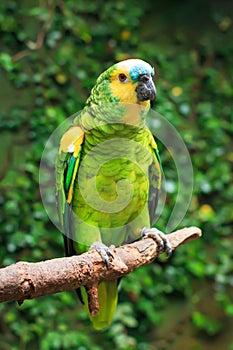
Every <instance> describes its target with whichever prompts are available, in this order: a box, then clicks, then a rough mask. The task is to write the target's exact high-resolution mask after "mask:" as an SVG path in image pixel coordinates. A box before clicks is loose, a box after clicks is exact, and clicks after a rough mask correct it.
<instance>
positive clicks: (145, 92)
mask: <svg viewBox="0 0 233 350" xmlns="http://www.w3.org/2000/svg"><path fill="white" fill-rule="evenodd" d="M153 76H154V68H153V67H152V66H151V65H150V64H149V63H147V62H145V61H143V60H141V59H136V58H135V59H134V58H131V59H126V60H123V61H120V62H118V63H115V64H114V65H112V66H111V67H110V68H108V69H107V70H105V71H104V72H103V73H101V74H100V76H99V77H98V79H97V80H96V83H95V85H94V87H93V88H92V90H91V93H90V96H89V97H88V99H87V100H86V103H85V106H84V108H83V109H82V111H81V112H79V113H78V114H76V115H75V117H74V120H73V122H72V124H71V126H70V127H69V128H68V130H66V131H65V132H64V134H63V135H62V136H61V139H60V145H59V150H58V154H57V158H56V166H55V168H56V199H57V208H58V215H59V220H60V224H61V230H62V232H63V237H64V245H65V252H66V255H67V256H72V255H77V254H82V253H84V252H86V251H88V250H89V249H90V248H93V249H96V250H97V251H98V253H99V254H100V255H101V257H102V259H103V263H105V264H106V266H107V267H109V264H110V261H111V259H113V258H114V254H113V253H112V251H111V249H110V246H111V245H113V246H115V247H117V246H121V245H124V244H127V243H130V242H133V241H136V240H138V239H140V238H145V237H152V238H153V239H154V240H155V241H156V242H157V244H159V245H160V248H161V247H162V248H163V250H164V251H165V252H167V253H168V254H169V255H170V253H171V246H170V243H169V241H168V239H167V237H166V235H165V234H164V233H162V232H161V231H159V230H158V229H156V228H153V222H154V220H155V211H156V206H157V202H158V196H159V191H160V187H161V179H162V175H161V174H162V170H161V161H160V157H159V151H158V148H157V144H156V141H155V139H154V137H153V135H152V133H151V131H150V130H149V128H148V127H147V125H146V115H147V113H148V111H149V109H150V108H151V107H153V104H154V102H155V99H156V88H155V85H154V82H153ZM118 285H119V280H114V281H103V282H100V283H99V285H98V302H99V310H98V313H97V314H95V315H93V314H92V313H91V312H90V311H89V308H88V294H87V291H86V289H85V287H84V286H82V287H80V288H79V289H78V290H77V293H78V296H79V298H80V300H81V302H82V303H83V304H84V308H85V310H86V312H87V314H88V316H89V318H90V320H91V322H92V325H93V327H94V328H95V329H96V330H102V329H105V328H107V327H108V326H109V325H110V324H111V322H112V320H113V316H114V313H115V310H116V307H117V301H118Z"/></svg>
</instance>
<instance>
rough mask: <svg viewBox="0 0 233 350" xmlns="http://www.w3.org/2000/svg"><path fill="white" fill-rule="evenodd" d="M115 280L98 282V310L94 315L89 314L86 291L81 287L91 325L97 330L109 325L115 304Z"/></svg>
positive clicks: (116, 285)
mask: <svg viewBox="0 0 233 350" xmlns="http://www.w3.org/2000/svg"><path fill="white" fill-rule="evenodd" d="M117 287H118V282H117V281H106V282H102V283H100V284H99V287H98V296H99V311H98V314H97V315H96V316H91V315H90V312H89V309H88V300H87V293H86V290H85V289H84V287H81V293H82V299H83V301H84V307H85V309H86V311H87V313H88V316H89V317H90V320H91V322H92V324H93V327H94V328H95V329H97V330H101V329H104V328H106V327H108V326H109V325H110V323H111V322H112V319H113V315H114V312H115V310H116V306H117V299H118V292H117Z"/></svg>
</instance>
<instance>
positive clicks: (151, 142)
mask: <svg viewBox="0 0 233 350" xmlns="http://www.w3.org/2000/svg"><path fill="white" fill-rule="evenodd" d="M150 144H151V146H152V148H154V149H157V148H158V147H157V143H156V142H155V139H154V137H153V135H152V134H151V141H150Z"/></svg>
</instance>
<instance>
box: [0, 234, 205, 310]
mask: <svg viewBox="0 0 233 350" xmlns="http://www.w3.org/2000/svg"><path fill="white" fill-rule="evenodd" d="M200 236H201V230H200V229H199V228H197V227H189V228H183V229H182V230H178V231H176V232H173V233H170V234H168V235H167V238H168V239H169V241H170V244H171V247H172V250H175V249H176V248H177V247H178V246H179V245H181V244H184V243H186V242H188V241H191V240H194V239H197V238H199V237H200ZM110 248H112V252H113V254H114V258H110V266H109V268H107V267H106V264H105V263H104V262H103V260H102V258H101V256H100V255H99V253H98V252H97V251H96V250H94V249H91V250H90V251H88V252H87V253H84V254H82V255H77V256H72V257H66V258H58V259H52V260H47V261H41V262H37V263H28V262H24V261H20V262H17V263H16V264H13V265H10V266H8V267H5V268H2V269H0V302H3V301H12V300H16V301H18V303H19V304H21V303H22V302H23V301H24V300H25V299H32V298H36V297H39V296H42V295H46V294H53V293H58V292H63V291H66V290H71V289H76V288H78V287H80V286H85V287H86V289H87V292H88V295H89V309H90V312H91V313H92V314H96V313H97V312H98V288H97V286H98V283H100V282H101V281H105V280H115V279H117V278H119V277H122V276H124V275H127V274H128V273H130V272H131V271H133V270H134V269H136V268H138V267H140V266H142V265H146V264H149V263H151V262H152V261H153V260H154V259H155V258H156V257H157V256H158V255H159V254H160V253H161V252H159V251H158V247H157V244H156V243H155V242H154V241H153V240H152V239H151V238H146V239H142V240H140V241H137V242H134V243H131V244H127V245H124V246H121V247H118V248H115V247H110Z"/></svg>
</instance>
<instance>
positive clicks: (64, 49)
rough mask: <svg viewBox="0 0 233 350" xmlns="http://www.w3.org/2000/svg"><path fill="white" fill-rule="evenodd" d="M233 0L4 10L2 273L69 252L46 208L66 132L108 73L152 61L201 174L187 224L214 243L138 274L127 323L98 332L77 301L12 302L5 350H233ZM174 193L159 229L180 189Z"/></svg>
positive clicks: (42, 4)
mask: <svg viewBox="0 0 233 350" xmlns="http://www.w3.org/2000/svg"><path fill="white" fill-rule="evenodd" d="M232 7H233V5H232V3H231V2H230V1H162V2H161V1H155V2H151V1H149V0H144V1H136V0H133V1H129V0H126V1H121V0H116V1H108V2H105V1H94V0H91V1H83V0H79V1H62V0H60V1H52V0H50V1H43V0H41V1H39V2H37V1H29V0H22V1H14V0H9V1H7V2H4V1H2V2H1V3H0V69H1V73H0V74H1V75H0V81H1V90H0V101H1V109H0V127H1V137H0V144H1V152H0V180H1V183H0V208H1V217H0V225H1V231H0V232H1V236H0V240H1V250H0V260H1V265H2V266H6V265H9V264H12V263H14V262H15V261H18V260H26V261H40V260H44V259H50V258H55V257H60V256H63V244H62V237H61V234H60V233H59V232H58V230H57V229H56V227H54V226H53V224H52V223H51V222H50V220H49V218H48V216H47V214H46V212H45V210H44V208H43V205H42V203H41V199H40V193H39V185H38V183H39V180H38V169H39V163H40V158H41V156H42V152H43V149H44V146H45V143H46V141H47V139H48V137H49V136H50V134H51V133H52V132H53V131H54V129H55V128H56V127H57V126H58V125H59V124H60V123H61V122H62V121H63V120H64V119H65V118H67V117H68V116H70V115H72V114H73V113H75V112H76V111H78V110H80V109H81V108H82V107H83V105H84V102H85V100H86V98H87V96H88V94H89V92H90V89H91V87H92V86H93V84H94V83H95V81H96V79H97V77H98V75H99V74H100V73H101V72H102V71H103V70H104V69H105V68H107V67H109V66H110V65H112V64H113V63H115V62H116V61H119V60H122V59H126V58H129V57H138V58H142V59H144V60H146V61H148V62H150V63H151V64H152V65H153V66H155V69H156V77H155V83H156V87H157V93H158V99H157V103H156V105H155V107H154V109H155V110H156V111H158V112H159V113H161V114H162V115H163V116H165V117H166V118H167V119H168V120H169V121H170V122H171V123H172V124H173V125H174V126H175V127H176V129H177V130H178V131H179V133H180V135H181V136H182V138H183V140H184V141H185V143H186V145H187V147H188V149H189V152H190V155H191V158H192V162H193V168H194V181H195V183H194V191H193V196H192V201H191V205H190V209H189V211H188V212H187V214H186V216H185V218H184V220H183V222H182V223H181V225H180V226H181V227H182V226H185V225H186V226H192V225H197V226H199V227H200V228H201V229H202V230H203V238H202V239H199V240H198V241H195V242H192V243H189V244H186V245H184V246H182V247H180V248H179V249H178V250H177V251H176V252H175V253H174V255H173V257H172V258H171V259H170V260H169V261H166V260H165V259H163V258H161V259H160V260H159V261H157V262H156V263H153V264H151V265H150V266H146V267H144V268H140V269H138V270H137V271H135V272H133V273H132V274H130V275H129V276H128V277H126V278H124V279H123V281H122V288H121V292H120V297H119V298H120V301H119V306H118V309H117V313H116V316H115V318H114V322H113V324H112V325H111V327H110V328H109V329H107V330H106V331H104V332H100V333H97V332H95V331H94V330H93V329H92V328H91V326H90V323H89V321H88V320H87V318H86V315H85V313H84V310H83V308H82V307H81V306H80V304H79V302H78V301H77V300H76V297H75V294H74V293H72V292H65V293H60V294H57V295H51V296H46V297H41V298H38V299H35V300H31V301H25V302H24V304H23V305H22V306H21V307H19V306H18V305H17V304H16V303H14V302H13V303H4V304H0V312H1V322H0V333H1V337H0V348H1V350H8V349H11V350H12V349H13V350H26V349H31V348H36V347H37V348H38V349H41V350H50V349H51V350H55V349H59V350H61V349H67V350H68V349H69V350H73V349H74V350H89V349H91V350H102V349H109V348H112V349H116V350H134V349H139V350H152V349H153V350H154V349H158V350H160V349H161V350H162V349H169V350H178V349H191V350H201V349H203V350H210V349H211V350H219V349H227V350H232V349H233V339H232V338H233V336H232V328H233V321H232V316H233V304H232V284H233V276H232V255H233V249H232V234H231V233H232V231H231V224H232V219H233V211H232V206H231V207H230V205H231V202H232V198H233V188H232V185H231V182H232V174H231V168H230V164H231V163H232V161H233V151H232V143H231V141H232V96H233V83H232V76H233V30H232V29H233V22H232V21H233V17H232ZM161 158H162V162H163V166H164V169H165V173H166V177H167V179H169V181H170V183H171V184H172V186H171V190H170V192H169V193H168V197H167V202H166V207H165V209H164V212H163V215H162V219H161V220H160V222H159V225H160V227H161V228H163V227H164V226H166V222H167V219H168V217H169V213H170V211H171V208H172V207H173V205H174V201H175V198H176V193H177V183H176V175H175V171H174V168H173V167H172V165H171V158H170V156H169V153H168V151H167V150H166V149H165V148H163V146H162V145H161Z"/></svg>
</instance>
